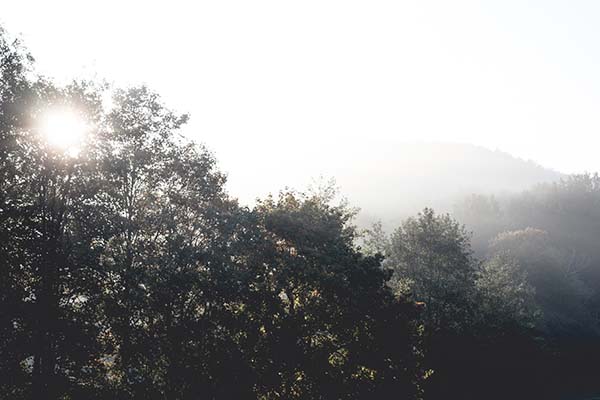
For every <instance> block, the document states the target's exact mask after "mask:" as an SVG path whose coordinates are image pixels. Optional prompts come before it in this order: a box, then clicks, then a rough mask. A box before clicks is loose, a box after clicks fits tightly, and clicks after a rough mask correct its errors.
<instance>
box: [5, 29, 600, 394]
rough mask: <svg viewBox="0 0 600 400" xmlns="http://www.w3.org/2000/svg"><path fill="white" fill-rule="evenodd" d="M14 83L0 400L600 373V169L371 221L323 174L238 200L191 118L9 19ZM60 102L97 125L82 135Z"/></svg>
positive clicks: (552, 383)
mask: <svg viewBox="0 0 600 400" xmlns="http://www.w3.org/2000/svg"><path fill="white" fill-rule="evenodd" d="M0 81H1V84H0V398H2V399H65V400H66V399H68V400H75V399H264V400H266V399H495V398H497V399H519V398H529V399H531V398H544V399H553V398H555V399H562V398H569V399H570V398H584V397H585V396H588V395H592V394H594V393H595V391H596V392H597V391H599V390H600V387H599V386H598V379H597V377H598V373H600V366H599V364H598V360H600V329H599V328H600V326H599V322H600V320H599V317H600V314H599V313H598V310H599V309H600V308H599V307H600V248H599V247H598V245H597V243H598V238H599V237H600V177H598V176H597V175H580V176H571V177H566V178H564V179H563V180H561V181H560V182H557V183H545V184H542V185H540V186H536V187H534V188H532V189H531V190H528V191H525V192H523V193H521V194H518V195H512V196H506V197H502V198H495V197H493V196H487V195H486V196H484V195H472V196H469V197H467V198H465V199H464V200H463V201H461V202H460V203H459V204H457V206H456V210H455V212H454V213H453V214H452V215H450V214H445V213H438V212H436V211H434V210H433V209H431V208H425V209H423V211H421V212H420V213H418V214H417V215H414V216H413V217H410V218H408V219H406V220H405V221H404V222H402V223H401V224H400V225H399V226H397V227H396V228H395V229H394V230H393V232H391V234H388V233H387V232H386V231H385V230H384V229H383V228H382V225H381V224H375V225H374V226H373V227H372V228H371V229H368V230H366V231H365V230H363V229H358V228H357V227H356V226H355V222H354V221H355V216H356V212H357V211H356V210H355V209H354V208H352V206H351V205H349V204H347V203H345V202H343V201H338V200H336V199H337V197H336V193H335V190H334V188H333V187H332V186H329V185H324V186H322V187H316V188H314V189H313V190H310V191H306V192H299V191H294V190H284V191H282V192H281V193H279V194H277V195H273V196H268V197H266V198H263V199H260V200H258V201H257V202H256V204H255V205H253V206H251V207H249V206H243V205H241V204H240V203H239V202H238V201H237V200H236V199H235V197H233V196H232V195H230V194H228V193H227V191H226V190H225V187H224V185H225V182H226V175H225V174H224V173H223V172H222V171H220V170H219V169H218V166H217V162H216V158H215V156H214V155H213V154H211V153H210V152H209V151H208V150H207V149H206V148H205V147H204V146H202V145H200V144H197V143H194V142H191V141H190V140H188V139H187V138H186V137H184V136H183V135H182V134H181V129H180V128H181V127H182V126H183V125H184V124H185V123H186V121H187V118H188V117H187V115H181V114H178V113H177V112H175V111H172V110H170V109H169V108H168V107H167V106H166V105H165V104H163V102H162V101H161V98H160V96H159V95H158V94H157V93H155V92H153V91H152V90H150V89H148V88H146V87H133V88H124V89H119V88H113V87H109V86H108V85H105V84H100V83H96V82H88V81H73V82H72V83H71V84H69V85H66V86H59V85H57V84H55V83H53V82H52V81H51V80H50V79H47V78H45V77H43V76H40V75H38V74H37V73H36V71H35V62H34V59H33V58H32V57H31V55H30V54H29V53H28V52H27V50H26V49H25V48H24V47H23V46H22V45H21V44H20V43H19V41H16V40H13V39H12V38H11V37H10V35H8V34H7V33H6V32H4V31H0ZM48 109H69V110H76V112H77V113H78V115H79V116H80V117H81V118H82V119H84V120H85V121H87V127H88V128H87V129H88V132H87V135H86V137H85V140H83V141H82V142H81V143H79V144H78V147H77V149H75V150H76V151H74V150H73V148H71V149H69V150H68V151H67V150H65V149H64V148H61V147H60V146H55V145H53V143H52V141H51V140H48V139H49V138H48V137H46V136H44V135H43V134H41V132H40V129H39V126H40V125H39V123H40V120H41V119H42V118H43V116H44V113H45V112H46V110H48ZM399 207H400V206H399Z"/></svg>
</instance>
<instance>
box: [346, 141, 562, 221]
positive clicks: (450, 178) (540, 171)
mask: <svg viewBox="0 0 600 400" xmlns="http://www.w3.org/2000/svg"><path fill="white" fill-rule="evenodd" d="M562 176H563V175H562V174H561V173H559V172H557V171H554V170H552V169H549V168H545V167H542V166H540V165H538V164H536V163H535V162H533V161H527V160H523V159H520V158H516V157H514V156H512V155H510V154H508V153H505V152H502V151H497V150H496V151H493V150H489V149H486V148H483V147H479V146H475V145H470V144H458V143H407V144H404V145H401V146H398V147H397V148H387V149H382V151H381V153H378V154H373V155H372V157H371V158H359V159H356V160H355V162H353V163H350V164H348V165H347V168H346V169H345V170H343V171H339V173H338V175H336V176H335V178H336V180H337V183H338V185H339V186H340V188H341V191H342V193H343V194H344V195H345V196H347V197H348V200H349V201H350V202H351V204H354V205H356V206H358V207H360V208H361V210H362V212H361V216H360V217H359V223H360V224H364V223H369V222H370V221H371V220H376V219H381V220H382V222H383V223H384V225H388V224H393V225H395V224H396V223H397V222H398V220H400V219H402V218H404V217H406V216H407V215H410V214H414V213H416V212H417V211H419V210H421V209H422V208H424V207H433V208H434V209H436V210H439V211H451V210H452V206H453V205H454V204H455V202H456V201H457V200H460V199H461V198H462V197H464V196H465V195H469V194H471V193H477V194H494V195H498V196H502V195H507V194H511V193H516V192H519V191H522V190H524V189H527V188H530V187H531V186H534V185H536V184H538V183H543V182H551V181H557V180H559V179H560V178H561V177H562Z"/></svg>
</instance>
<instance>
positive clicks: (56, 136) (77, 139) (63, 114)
mask: <svg viewBox="0 0 600 400" xmlns="http://www.w3.org/2000/svg"><path fill="white" fill-rule="evenodd" d="M40 129H41V132H42V134H43V135H44V136H45V138H46V140H47V141H48V143H50V144H51V145H53V146H55V147H57V148H59V149H62V150H64V151H67V152H68V153H69V154H72V155H74V154H77V153H78V152H79V149H80V147H81V145H82V144H83V141H84V139H85V136H86V134H87V132H88V130H89V127H88V124H87V123H86V121H85V120H84V119H83V118H82V117H81V116H80V115H79V114H77V112H76V111H75V110H70V109H57V110H50V111H48V112H46V113H45V114H44V116H43V117H42V119H41V127H40Z"/></svg>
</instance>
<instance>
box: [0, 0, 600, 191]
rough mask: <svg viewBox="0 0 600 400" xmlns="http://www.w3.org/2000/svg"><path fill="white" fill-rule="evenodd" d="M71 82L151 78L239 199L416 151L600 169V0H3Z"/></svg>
mask: <svg viewBox="0 0 600 400" xmlns="http://www.w3.org/2000/svg"><path fill="white" fill-rule="evenodd" d="M0 9H1V11H0V24H2V25H4V26H5V28H6V29H7V30H8V31H9V32H10V33H11V34H13V35H19V36H20V37H21V38H22V40H23V41H24V42H25V44H26V46H27V47H28V48H29V49H30V51H31V52H32V54H33V55H34V57H35V58H36V60H37V66H38V69H39V70H40V71H41V72H42V73H44V74H46V75H49V76H51V77H54V78H56V79H57V80H59V81H67V80H69V79H72V78H73V77H83V78H89V77H97V78H103V79H107V80H109V81H110V82H113V83H114V84H115V85H118V86H127V85H136V84H147V85H148V86H150V87H151V88H152V89H154V90H156V91H158V92H159V93H161V95H162V96H163V98H164V100H165V102H166V103H167V104H168V105H169V106H170V107H171V108H174V109H176V110H178V111H181V112H187V113H190V115H191V120H190V123H189V125H188V126H187V127H186V134H187V135H189V136H190V137H193V138H194V139H195V140H198V141H200V142H203V143H205V144H206V145H207V146H208V147H209V148H210V149H211V150H212V151H214V152H215V154H216V156H217V158H218V160H219V163H220V166H221V168H222V169H223V170H224V171H226V172H227V173H228V174H229V182H230V183H229V184H230V187H231V189H232V190H233V191H234V192H237V194H238V195H240V196H241V197H244V196H255V195H259V194H262V192H264V191H275V190H277V189H278V188H281V187H282V186H284V185H286V184H290V185H292V186H294V185H299V184H303V183H304V182H306V180H307V179H309V178H311V177H315V176H318V175H327V176H331V175H333V176H334V175H335V173H336V171H339V170H340V169H343V168H344V167H345V165H347V163H352V162H353V160H356V159H357V158H360V157H368V158H369V159H371V160H375V161H374V162H376V160H377V153H378V152H380V151H383V150H385V151H390V149H394V148H395V147H398V146H402V143H403V142H420V141H425V142H428V141H444V142H461V143H471V144H476V145H480V146H484V147H487V148H490V149H499V150H502V151H506V152H509V153H511V154H513V155H515V156H518V157H521V158H524V159H531V160H534V161H536V162H537V163H539V164H541V165H543V166H546V167H550V168H553V169H556V170H558V171H561V172H565V173H574V172H583V171H597V170H600V157H598V155H597V153H598V149H599V144H600V113H599V112H598V111H599V110H600V108H599V105H600V74H599V73H598V71H600V46H599V45H598V43H600V24H598V23H597V22H598V21H599V20H600V2H597V1H574V0H571V1H551V0H544V1H523V0H521V1H510V0H503V1H487V2H484V1H482V2H475V1H468V2H462V1H452V2H449V1H443V0H440V1H398V0H396V1H376V0H372V1H353V0H343V1H328V0H319V1H311V0H304V1H284V0H274V1H262V0H257V1H229V0H220V1H176V0H170V1H149V0H146V1H132V0H128V1H125V0H120V1H113V0H104V1H96V2H92V1H68V0H54V1H51V2H50V1H32V0H19V1H14V0H0Z"/></svg>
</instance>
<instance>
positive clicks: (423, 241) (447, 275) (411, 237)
mask: <svg viewBox="0 0 600 400" xmlns="http://www.w3.org/2000/svg"><path fill="white" fill-rule="evenodd" d="M385 265H386V266H387V267H390V268H392V270H393V271H394V276H393V278H392V284H393V286H394V288H395V290H396V291H397V292H399V293H410V294H411V296H412V297H413V298H414V299H415V300H417V301H421V302H424V303H425V312H424V318H425V323H426V325H427V327H428V328H429V329H430V330H432V331H436V330H439V329H453V330H456V331H460V330H462V329H465V328H466V327H467V326H468V325H469V324H470V323H471V322H472V318H473V316H472V311H473V300H474V294H475V276H476V273H477V263H476V261H475V259H474V258H473V256H472V251H471V248H470V242H469V235H468V234H467V232H466V231H465V229H464V228H463V227H462V226H461V225H460V224H458V222H456V221H455V220H453V219H452V218H451V217H450V216H449V215H447V214H444V215H436V214H435V213H434V211H433V210H432V209H428V208H426V209H425V210H423V212H422V213H419V215H418V216H417V217H415V218H409V219H407V220H406V221H405V222H404V223H403V224H402V225H401V226H400V227H399V228H398V229H397V230H396V231H395V232H394V233H393V234H392V236H391V240H390V248H389V257H388V259H387V261H386V264H385Z"/></svg>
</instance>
